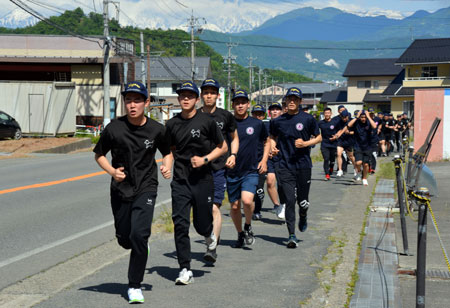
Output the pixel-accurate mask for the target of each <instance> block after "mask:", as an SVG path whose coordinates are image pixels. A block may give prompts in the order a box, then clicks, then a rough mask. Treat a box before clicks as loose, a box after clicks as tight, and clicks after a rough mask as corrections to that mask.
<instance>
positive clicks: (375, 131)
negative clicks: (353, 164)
mask: <svg viewBox="0 0 450 308" xmlns="http://www.w3.org/2000/svg"><path fill="white" fill-rule="evenodd" d="M373 121H374V122H375V124H376V125H377V128H376V129H373V130H372V140H371V141H372V145H377V144H378V142H379V141H380V137H379V136H378V127H380V125H381V119H380V118H379V117H377V116H375V117H373Z"/></svg>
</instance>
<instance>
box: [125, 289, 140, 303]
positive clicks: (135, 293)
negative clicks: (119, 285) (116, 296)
mask: <svg viewBox="0 0 450 308" xmlns="http://www.w3.org/2000/svg"><path fill="white" fill-rule="evenodd" d="M143 302H144V295H142V290H141V289H140V288H139V289H134V288H129V289H128V303H130V304H134V303H143Z"/></svg>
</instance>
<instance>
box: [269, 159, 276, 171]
mask: <svg viewBox="0 0 450 308" xmlns="http://www.w3.org/2000/svg"><path fill="white" fill-rule="evenodd" d="M267 173H275V163H274V162H273V160H272V159H271V158H269V159H268V160H267Z"/></svg>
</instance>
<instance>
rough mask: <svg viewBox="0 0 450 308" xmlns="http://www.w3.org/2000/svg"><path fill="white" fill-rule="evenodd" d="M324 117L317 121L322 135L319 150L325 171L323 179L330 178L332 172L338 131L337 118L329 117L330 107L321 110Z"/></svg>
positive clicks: (327, 179)
mask: <svg viewBox="0 0 450 308" xmlns="http://www.w3.org/2000/svg"><path fill="white" fill-rule="evenodd" d="M323 115H324V119H323V120H321V121H319V124H318V125H319V128H320V133H321V135H322V142H321V144H320V151H321V152H322V157H323V170H324V172H325V180H326V181H329V180H330V175H331V174H333V168H334V161H335V159H336V152H337V150H336V148H337V139H336V133H337V131H338V125H339V119H338V118H333V120H332V118H331V108H325V109H324V110H323Z"/></svg>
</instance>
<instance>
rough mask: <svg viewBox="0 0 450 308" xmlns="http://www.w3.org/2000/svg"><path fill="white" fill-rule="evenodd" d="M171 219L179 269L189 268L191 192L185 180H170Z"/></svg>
mask: <svg viewBox="0 0 450 308" xmlns="http://www.w3.org/2000/svg"><path fill="white" fill-rule="evenodd" d="M170 185H171V187H172V220H173V224H174V229H175V232H174V237H175V247H176V250H177V257H178V264H179V265H180V269H183V268H186V269H187V270H190V268H191V241H190V238H189V225H190V214H191V198H192V196H191V192H190V189H189V186H188V183H187V182H186V181H172V183H171V184H170Z"/></svg>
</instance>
